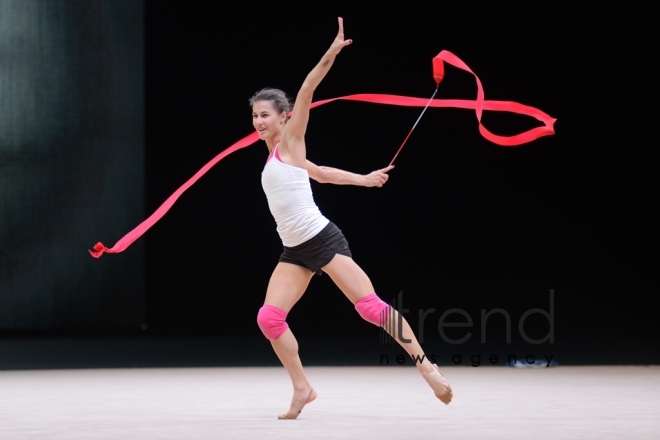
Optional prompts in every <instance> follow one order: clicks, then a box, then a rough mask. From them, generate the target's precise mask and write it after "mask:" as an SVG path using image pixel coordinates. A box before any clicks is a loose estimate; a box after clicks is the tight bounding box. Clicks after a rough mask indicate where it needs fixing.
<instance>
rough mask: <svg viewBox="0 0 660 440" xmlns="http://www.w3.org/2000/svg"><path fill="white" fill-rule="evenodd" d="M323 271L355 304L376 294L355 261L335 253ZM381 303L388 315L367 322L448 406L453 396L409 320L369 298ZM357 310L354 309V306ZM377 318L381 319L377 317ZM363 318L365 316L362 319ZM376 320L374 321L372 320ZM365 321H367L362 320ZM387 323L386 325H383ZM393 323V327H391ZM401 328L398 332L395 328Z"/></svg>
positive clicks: (378, 300) (381, 315) (377, 315)
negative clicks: (404, 356)
mask: <svg viewBox="0 0 660 440" xmlns="http://www.w3.org/2000/svg"><path fill="white" fill-rule="evenodd" d="M323 272H325V273H327V274H328V275H329V276H330V278H332V281H333V282H334V283H335V284H336V285H337V287H339V289H341V291H342V292H344V294H345V295H346V297H347V298H348V299H349V300H350V301H351V302H352V303H353V304H354V305H356V304H358V303H359V302H360V301H361V300H363V299H365V298H366V297H368V296H370V295H372V294H373V293H375V291H374V287H373V285H372V283H371V280H370V279H369V277H368V276H367V274H366V273H365V272H364V271H363V270H362V268H361V267H360V266H358V265H357V263H355V261H354V260H353V259H352V258H350V257H347V256H345V255H340V254H337V255H335V256H334V258H333V259H332V261H331V262H330V263H329V264H328V265H326V266H325V267H323ZM368 299H372V300H375V301H377V302H378V303H380V304H381V307H382V308H383V310H384V312H385V313H391V314H392V315H388V317H387V320H385V318H386V317H385V316H384V314H376V315H374V316H373V317H372V319H371V320H370V322H372V323H374V324H375V325H378V326H380V327H382V328H383V329H385V330H386V331H387V332H388V333H389V334H390V335H391V336H392V337H393V338H394V339H395V340H396V341H397V342H398V343H399V345H401V347H402V348H403V349H404V350H405V351H406V352H407V353H408V355H410V356H411V358H412V359H413V362H415V365H416V367H417V370H418V371H419V372H420V373H421V375H422V377H423V378H424V379H425V380H426V382H427V383H428V384H429V385H430V386H431V388H432V389H433V391H434V393H435V395H436V396H437V397H438V398H439V399H440V400H441V401H442V402H443V403H445V404H448V403H449V402H450V401H451V399H452V397H453V393H452V390H451V387H450V386H449V383H447V381H446V380H445V378H444V376H442V374H441V373H440V370H439V369H438V367H437V365H435V364H433V363H431V361H429V359H428V358H427V357H426V355H425V353H424V350H422V347H421V345H420V344H419V342H418V341H417V337H416V336H415V334H414V333H413V331H412V328H411V327H410V325H409V324H408V321H406V319H405V318H404V317H403V315H400V314H399V312H398V311H397V310H395V309H393V308H390V307H389V306H388V307H387V308H385V306H384V305H382V302H381V301H380V299H378V298H377V297H374V298H368ZM356 308H357V307H356ZM361 314H362V313H361ZM379 315H380V316H379ZM363 317H364V316H363ZM374 318H375V319H374ZM365 319H366V318H365ZM387 323H389V325H386V324H387ZM392 324H394V325H392ZM399 325H400V327H401V328H400V329H399V328H398V327H397V326H399Z"/></svg>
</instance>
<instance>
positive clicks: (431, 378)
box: [422, 364, 454, 405]
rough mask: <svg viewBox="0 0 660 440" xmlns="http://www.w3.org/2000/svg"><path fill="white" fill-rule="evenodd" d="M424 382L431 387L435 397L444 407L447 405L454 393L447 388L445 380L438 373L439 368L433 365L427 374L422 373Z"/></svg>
mask: <svg viewBox="0 0 660 440" xmlns="http://www.w3.org/2000/svg"><path fill="white" fill-rule="evenodd" d="M422 376H423V377H424V380H426V382H427V383H428V384H429V385H430V386H431V389H433V392H434V393H435V397H437V398H438V399H440V401H441V402H442V403H444V404H445V405H449V402H451V399H452V398H453V397H454V392H453V391H452V389H451V386H449V382H447V379H445V377H444V376H443V375H442V373H440V368H438V366H437V365H436V364H433V369H432V370H430V371H429V372H427V373H422Z"/></svg>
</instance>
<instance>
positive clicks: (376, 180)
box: [364, 165, 394, 188]
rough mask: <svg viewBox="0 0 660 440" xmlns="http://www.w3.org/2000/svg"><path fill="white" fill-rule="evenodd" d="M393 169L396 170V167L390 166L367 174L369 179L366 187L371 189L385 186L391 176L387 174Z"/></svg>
mask: <svg viewBox="0 0 660 440" xmlns="http://www.w3.org/2000/svg"><path fill="white" fill-rule="evenodd" d="M392 168H394V165H389V166H387V167H385V168H381V169H379V170H376V171H372V172H370V173H369V174H367V176H366V177H367V179H366V183H365V185H364V186H366V187H368V188H370V187H374V186H376V187H378V188H380V187H382V186H383V185H385V182H387V179H389V177H390V176H389V174H387V172H388V171H390V170H391V169H392Z"/></svg>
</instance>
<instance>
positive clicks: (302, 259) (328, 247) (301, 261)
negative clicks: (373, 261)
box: [280, 222, 352, 275]
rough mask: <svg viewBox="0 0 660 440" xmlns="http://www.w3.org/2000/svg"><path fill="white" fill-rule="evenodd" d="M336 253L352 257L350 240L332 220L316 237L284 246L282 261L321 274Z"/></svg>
mask: <svg viewBox="0 0 660 440" xmlns="http://www.w3.org/2000/svg"><path fill="white" fill-rule="evenodd" d="M336 254H341V255H346V256H347V257H352V255H351V250H350V249H349V248H348V241H346V237H344V234H343V233H342V232H341V230H340V229H339V228H338V227H337V226H336V225H335V224H334V223H332V222H330V223H328V225H327V226H326V227H325V228H323V229H322V230H321V232H319V233H318V234H316V235H315V236H314V237H312V238H310V239H309V240H307V241H306V242H304V243H301V244H299V245H298V246H294V247H286V246H284V251H283V252H282V255H280V262H282V263H291V264H297V265H298V266H302V267H306V268H307V269H309V270H311V271H312V272H316V274H318V275H321V274H322V273H323V271H322V270H321V268H322V267H323V266H325V265H326V264H328V263H330V261H331V260H332V259H333V258H334V256H335V255H336Z"/></svg>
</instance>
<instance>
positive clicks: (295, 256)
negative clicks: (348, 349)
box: [249, 17, 453, 419]
mask: <svg viewBox="0 0 660 440" xmlns="http://www.w3.org/2000/svg"><path fill="white" fill-rule="evenodd" d="M338 22H339V31H338V33H337V36H336V37H335V39H334V41H333V42H332V44H331V45H330V48H329V49H328V50H327V51H326V53H325V55H324V56H323V57H322V58H321V60H320V61H319V63H318V64H317V65H316V66H315V67H314V68H313V69H312V70H311V72H309V74H308V75H307V77H306V78H305V81H304V82H303V84H302V86H301V87H300V90H299V91H298V94H297V95H296V98H295V101H294V104H293V108H291V102H290V100H289V97H288V96H287V95H286V93H284V92H283V91H281V90H279V89H273V88H266V89H262V90H260V91H258V92H256V93H255V94H254V95H253V96H252V97H251V98H250V100H249V103H250V106H251V108H252V123H253V125H254V128H255V129H256V131H257V133H258V134H259V139H261V140H263V141H264V142H265V143H266V146H267V147H268V152H269V155H268V159H267V161H266V164H265V166H264V169H263V172H262V177H261V182H262V186H263V189H264V192H265V194H266V198H267V200H268V206H269V209H270V211H271V213H272V215H273V217H274V219H275V223H276V225H277V232H278V234H279V236H280V239H281V240H282V244H283V248H284V250H283V252H282V254H281V255H280V258H279V262H278V263H277V265H276V266H275V269H274V271H273V273H272V275H271V277H270V280H269V283H268V287H267V290H266V297H265V300H264V304H263V306H262V307H261V308H260V309H259V312H258V314H257V324H258V325H259V328H260V329H261V331H262V332H263V334H264V336H265V337H266V338H267V339H268V340H269V341H270V342H271V344H272V346H273V349H274V351H275V353H276V354H277V357H278V358H279V360H280V361H281V362H282V365H283V366H284V368H285V369H286V371H287V372H288V374H289V376H290V378H291V382H292V384H293V397H292V399H291V405H290V407H289V410H288V411H287V412H286V413H284V414H281V415H279V416H278V418H279V419H295V418H297V417H298V415H299V414H300V413H301V411H302V409H303V407H304V406H305V405H306V404H308V403H310V402H312V401H313V400H314V399H316V397H317V393H316V391H315V390H314V388H313V387H312V385H311V383H310V382H309V380H308V379H307V377H306V375H305V371H304V369H303V366H302V362H301V360H300V357H299V355H298V342H297V340H296V338H295V336H294V335H293V333H292V332H291V329H290V328H289V326H288V325H287V322H286V317H287V314H288V313H289V312H290V311H291V309H292V307H293V306H294V305H295V304H296V302H298V300H299V299H300V298H301V297H302V295H303V294H304V292H305V290H306V289H307V286H308V285H309V282H310V281H311V279H312V277H313V276H314V274H321V273H326V274H327V275H328V276H329V277H330V278H331V279H332V281H333V282H334V283H335V284H336V285H337V287H338V288H339V289H340V290H341V291H342V292H343V293H344V294H345V295H346V297H347V298H348V299H349V300H350V301H351V303H353V305H354V307H355V310H356V311H357V313H358V314H359V315H360V316H361V317H362V318H363V319H364V320H366V321H367V322H370V323H372V324H374V325H376V326H379V327H382V328H384V329H385V331H387V332H388V333H390V335H391V336H392V337H393V338H394V339H395V340H396V341H397V342H398V343H399V344H400V345H401V347H402V348H403V349H404V350H405V351H406V352H407V353H408V355H410V356H411V357H412V358H413V359H415V360H416V362H415V365H416V367H417V370H418V371H419V373H420V374H421V376H422V377H423V378H424V380H425V381H426V382H427V383H428V385H429V386H430V387H431V389H432V390H433V393H434V394H435V396H436V397H437V398H438V399H440V401H442V402H443V403H445V404H449V402H451V400H452V397H453V392H452V389H451V387H450V386H449V383H448V382H447V381H446V379H445V378H444V376H443V375H442V374H441V373H440V369H439V368H438V366H437V365H436V364H433V363H431V362H430V361H429V360H428V358H427V357H426V355H425V354H424V351H423V350H422V348H421V346H420V344H419V342H418V341H417V338H416V337H415V335H414V333H413V331H412V329H411V328H410V325H409V324H408V322H407V321H406V320H405V318H404V317H403V316H402V315H400V314H399V313H398V311H396V310H395V309H394V308H392V307H391V306H390V305H388V304H387V303H385V302H384V301H383V300H381V299H380V298H379V297H378V295H377V294H376V293H375V290H374V287H373V285H372V283H371V280H370V279H369V277H368V276H367V274H366V273H365V272H364V271H363V270H362V269H361V268H360V266H358V265H357V264H356V263H355V261H354V260H353V258H352V254H351V251H350V249H349V246H348V242H347V241H346V238H345V237H344V235H343V233H342V231H341V230H340V229H339V228H338V227H337V226H336V225H335V224H334V223H333V222H332V221H330V220H329V219H328V218H327V217H325V216H324V215H323V214H322V213H321V212H320V210H319V208H318V207H317V205H316V203H315V201H314V198H313V195H312V190H311V184H310V180H309V179H310V178H311V179H314V180H315V181H317V182H320V183H332V184H335V185H357V186H364V187H379V188H380V187H382V186H383V185H384V184H385V183H386V182H387V180H388V177H389V175H388V174H387V173H388V171H390V170H391V169H392V168H393V165H390V166H388V167H385V168H382V169H379V170H376V171H373V172H371V173H369V174H366V175H360V174H354V173H351V172H348V171H344V170H340V169H337V168H331V167H326V166H318V165H315V164H313V163H312V162H310V161H309V160H307V158H306V145H305V131H306V129H307V122H308V120H309V112H310V106H311V103H312V96H313V94H314V91H315V90H316V88H317V86H318V85H319V83H320V82H321V80H322V79H323V78H324V77H325V76H326V74H327V73H328V71H329V70H330V68H331V67H332V65H333V63H334V61H335V57H336V56H337V55H338V54H339V52H340V51H341V50H342V49H343V48H344V47H346V46H348V45H350V44H351V43H352V40H350V39H344V29H343V20H342V18H341V17H340V18H338ZM386 322H390V323H392V322H393V323H397V324H398V325H400V328H398V329H397V328H396V326H394V327H392V326H391V325H385V323H386ZM419 359H421V361H419Z"/></svg>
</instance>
